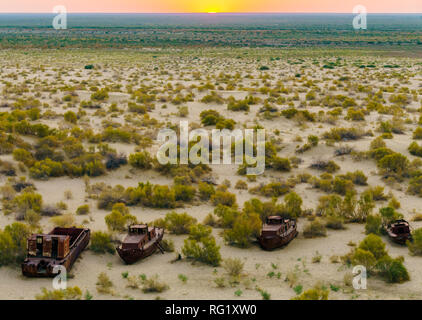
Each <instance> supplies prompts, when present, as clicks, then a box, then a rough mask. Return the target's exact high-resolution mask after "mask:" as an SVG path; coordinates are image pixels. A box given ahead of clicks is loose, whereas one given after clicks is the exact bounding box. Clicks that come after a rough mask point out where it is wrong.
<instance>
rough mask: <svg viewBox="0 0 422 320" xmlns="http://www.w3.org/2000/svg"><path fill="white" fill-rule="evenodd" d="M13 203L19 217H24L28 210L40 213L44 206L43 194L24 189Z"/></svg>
mask: <svg viewBox="0 0 422 320" xmlns="http://www.w3.org/2000/svg"><path fill="white" fill-rule="evenodd" d="M13 205H14V206H15V208H16V211H17V214H18V217H17V218H18V219H19V218H21V217H22V218H23V216H24V215H25V213H26V212H27V211H28V210H32V211H34V212H36V213H40V212H41V208H42V196H41V195H40V194H38V193H35V192H33V191H31V190H30V191H24V192H23V193H21V194H19V195H17V196H16V197H15V198H14V199H13Z"/></svg>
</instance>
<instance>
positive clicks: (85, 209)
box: [76, 204, 89, 215]
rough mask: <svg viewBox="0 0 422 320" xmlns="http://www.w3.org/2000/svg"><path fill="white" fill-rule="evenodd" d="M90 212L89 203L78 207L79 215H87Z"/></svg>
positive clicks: (77, 212)
mask: <svg viewBox="0 0 422 320" xmlns="http://www.w3.org/2000/svg"><path fill="white" fill-rule="evenodd" d="M88 213H89V204H84V205H81V206H79V207H78V208H77V209H76V214H77V215H85V214H88Z"/></svg>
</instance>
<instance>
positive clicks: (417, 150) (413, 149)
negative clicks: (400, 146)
mask: <svg viewBox="0 0 422 320" xmlns="http://www.w3.org/2000/svg"><path fill="white" fill-rule="evenodd" d="M408 150H409V153H410V154H412V155H414V156H417V157H422V147H421V146H420V145H419V144H418V143H417V142H415V141H414V142H412V143H411V144H410V145H409V148H408Z"/></svg>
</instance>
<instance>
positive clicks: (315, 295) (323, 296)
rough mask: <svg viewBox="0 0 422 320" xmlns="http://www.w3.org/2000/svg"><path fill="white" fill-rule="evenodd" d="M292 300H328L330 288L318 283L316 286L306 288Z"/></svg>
mask: <svg viewBox="0 0 422 320" xmlns="http://www.w3.org/2000/svg"><path fill="white" fill-rule="evenodd" d="M292 300H328V290H327V289H325V288H323V287H322V286H320V285H316V286H315V287H314V288H312V289H308V290H306V291H305V292H303V293H302V294H301V295H300V296H297V297H294V298H293V299H292Z"/></svg>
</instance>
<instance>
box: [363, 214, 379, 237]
mask: <svg viewBox="0 0 422 320" xmlns="http://www.w3.org/2000/svg"><path fill="white" fill-rule="evenodd" d="M381 228H382V218H381V216H380V215H368V216H367V217H366V224H365V233H366V234H370V233H373V234H376V235H381V230H382V229H381Z"/></svg>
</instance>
